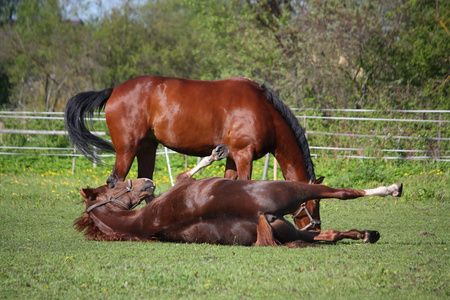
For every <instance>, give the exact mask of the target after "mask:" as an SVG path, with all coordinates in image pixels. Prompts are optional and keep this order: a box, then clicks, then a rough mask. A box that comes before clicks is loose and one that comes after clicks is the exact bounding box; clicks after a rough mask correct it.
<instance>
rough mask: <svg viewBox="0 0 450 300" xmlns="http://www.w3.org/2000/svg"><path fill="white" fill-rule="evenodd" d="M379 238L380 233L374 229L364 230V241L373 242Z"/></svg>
mask: <svg viewBox="0 0 450 300" xmlns="http://www.w3.org/2000/svg"><path fill="white" fill-rule="evenodd" d="M379 239H380V233H379V232H378V231H375V230H366V231H365V232H364V243H371V244H375V243H376V242H378V240H379Z"/></svg>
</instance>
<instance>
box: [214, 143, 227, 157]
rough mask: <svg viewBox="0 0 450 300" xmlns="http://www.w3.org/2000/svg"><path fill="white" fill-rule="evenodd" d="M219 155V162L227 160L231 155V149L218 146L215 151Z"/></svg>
mask: <svg viewBox="0 0 450 300" xmlns="http://www.w3.org/2000/svg"><path fill="white" fill-rule="evenodd" d="M214 150H215V151H216V152H217V154H218V155H219V160H220V159H224V158H227V157H228V155H229V154H230V148H228V146H227V145H218V146H217V147H216V149H214Z"/></svg>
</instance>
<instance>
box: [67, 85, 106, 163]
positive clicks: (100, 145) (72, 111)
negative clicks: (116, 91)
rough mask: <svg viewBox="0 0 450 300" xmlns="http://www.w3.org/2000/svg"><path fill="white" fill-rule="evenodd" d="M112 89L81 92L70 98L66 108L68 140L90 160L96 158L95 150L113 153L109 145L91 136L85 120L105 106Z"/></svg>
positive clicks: (93, 135)
mask: <svg viewBox="0 0 450 300" xmlns="http://www.w3.org/2000/svg"><path fill="white" fill-rule="evenodd" d="M112 91H113V89H112V88H109V89H105V90H103V91H98V92H97V91H93V92H83V93H79V94H77V95H75V96H74V97H72V98H71V99H70V100H69V101H68V102H67V106H66V111H65V116H64V119H65V123H66V129H67V132H68V133H69V137H70V140H71V141H72V143H73V144H74V145H75V147H76V149H77V150H78V151H80V152H81V153H82V154H83V155H84V156H85V157H87V158H89V159H90V160H94V159H95V158H96V150H95V149H94V147H95V148H96V149H98V150H99V151H101V152H115V149H114V147H113V145H112V144H111V143H109V142H108V141H106V140H104V139H102V138H100V137H98V136H97V135H95V134H93V133H92V132H91V131H90V130H89V129H88V128H87V127H86V123H85V120H86V119H91V126H90V127H91V128H92V117H93V115H94V112H95V111H96V110H97V111H98V112H100V111H101V110H102V109H103V108H104V107H105V105H106V101H108V99H109V97H110V96H111V93H112Z"/></svg>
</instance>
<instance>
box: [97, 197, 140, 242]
mask: <svg viewBox="0 0 450 300" xmlns="http://www.w3.org/2000/svg"><path fill="white" fill-rule="evenodd" d="M90 217H91V218H92V220H93V221H94V223H95V225H96V226H97V227H98V228H99V229H100V230H101V231H102V232H103V233H104V234H105V235H107V236H109V237H110V238H112V237H117V238H118V239H121V238H124V239H142V237H141V233H142V232H143V231H142V230H143V224H144V223H143V222H142V220H143V217H142V211H141V210H139V209H138V210H132V211H128V210H123V209H121V208H118V207H114V206H112V205H107V206H104V207H99V208H97V209H95V210H93V211H92V212H91V213H90Z"/></svg>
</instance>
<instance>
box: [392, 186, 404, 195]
mask: <svg viewBox="0 0 450 300" xmlns="http://www.w3.org/2000/svg"><path fill="white" fill-rule="evenodd" d="M397 185H398V190H397V192H396V193H395V194H393V195H392V196H394V197H401V196H402V193H403V183H398V184H397Z"/></svg>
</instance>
